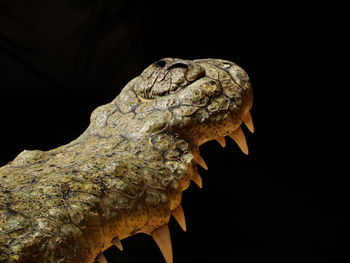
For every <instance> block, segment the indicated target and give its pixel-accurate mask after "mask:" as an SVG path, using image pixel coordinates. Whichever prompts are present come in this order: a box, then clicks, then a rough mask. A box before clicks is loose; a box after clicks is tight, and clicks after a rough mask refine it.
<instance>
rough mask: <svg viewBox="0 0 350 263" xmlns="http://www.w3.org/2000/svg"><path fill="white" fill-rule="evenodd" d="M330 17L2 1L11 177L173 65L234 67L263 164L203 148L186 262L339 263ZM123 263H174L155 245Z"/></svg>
mask: <svg viewBox="0 0 350 263" xmlns="http://www.w3.org/2000/svg"><path fill="white" fill-rule="evenodd" d="M332 15H337V12H336V11H335V10H334V9H333V8H331V7H329V6H326V5H325V6H320V4H318V5H313V6H310V7H307V6H305V5H304V4H297V3H296V2H293V4H287V3H284V4H283V5H282V4H272V3H271V4H269V3H266V2H265V1H264V3H263V4H257V3H254V2H249V1H246V2H245V4H244V5H242V3H238V2H234V1H232V2H223V1H211V2H204V1H203V2H195V1H169V2H168V1H163V2H160V1H159V2H147V3H146V2H141V1H138V2H135V1H133V2H131V1H129V2H128V1H107V0H100V1H92V0H90V1H87V0H85V1H82V0H72V1H67V0H65V1H64V0H61V1H55V0H53V1H3V0H0V117H1V118H0V165H4V164H5V163H7V162H8V161H10V160H12V159H13V158H14V157H15V156H16V155H17V154H19V152H21V151H22V150H23V149H43V150H48V149H51V148H53V147H57V146H59V145H62V144H65V143H68V142H69V141H71V140H73V139H75V138H76V137H77V136H78V135H79V134H81V133H82V132H83V131H84V129H85V128H86V127H87V125H88V123H89V115H90V113H91V111H92V110H93V109H94V108H96V107H97V106H99V105H101V104H104V103H108V102H109V101H111V100H112V99H113V98H114V97H115V96H116V95H117V94H118V93H119V92H120V90H121V89H122V88H123V86H124V85H125V84H126V83H127V82H128V81H129V80H130V79H131V78H133V77H135V76H137V75H139V74H140V72H141V71H142V70H143V69H144V68H145V67H146V66H147V65H148V64H150V63H152V62H154V61H156V60H158V59H160V58H162V57H180V58H184V59H196V58H207V57H213V58H222V59H227V60H232V61H234V62H236V63H237V64H238V65H240V66H242V67H243V68H244V69H245V70H246V71H247V72H248V74H249V75H250V77H251V81H252V85H253V88H254V94H255V104H254V107H253V110H252V115H253V118H254V122H255V127H256V133H255V134H253V135H250V134H248V133H247V129H245V131H246V134H247V135H246V137H247V140H248V144H249V147H250V155H249V156H245V155H243V154H242V153H241V152H240V151H239V149H238V147H236V145H235V144H234V143H233V142H232V141H231V140H229V139H227V141H228V147H226V148H224V149H222V148H221V147H220V146H219V144H217V143H215V142H209V143H207V144H205V145H203V146H202V147H201V152H202V156H203V157H204V159H205V160H206V162H207V164H208V167H209V171H205V170H201V174H202V175H203V176H202V177H203V184H204V187H203V189H201V190H200V189H198V188H197V187H196V186H191V187H190V188H189V190H187V191H186V192H185V193H184V200H183V207H184V210H185V212H186V216H187V224H188V231H187V233H183V232H181V230H180V228H179V227H178V226H177V225H176V223H174V221H173V220H171V222H170V229H171V232H172V240H173V247H174V260H175V262H259V263H260V262H337V258H338V257H339V256H340V254H339V253H340V252H341V251H342V243H341V241H340V240H341V238H340V237H341V232H342V228H341V223H342V220H343V219H342V215H343V212H344V209H345V208H344V206H343V204H342V200H343V199H344V198H345V181H344V179H343V176H342V172H341V171H340V170H338V169H337V166H335V165H334V164H333V162H332V161H331V159H332V158H331V155H332V156H333V157H335V158H337V156H336V155H337V152H332V148H333V143H334V139H333V138H334V136H335V133H334V129H333V128H332V125H333V123H332V122H333V121H332V120H333V113H331V112H332V111H331V110H332V109H333V108H334V105H333V104H332V99H331V98H332V94H333V93H334V92H333V91H332V89H334V88H335V87H334V79H335V78H337V77H336V76H335V75H332V74H331V73H330V72H331V69H332V68H334V64H332V62H331V61H332V58H333V56H335V53H336V52H335V51H336V49H337V47H336V45H334V43H335V41H336V39H335V32H334V24H332V23H333V22H334V18H332ZM123 244H124V248H125V249H124V251H123V252H119V251H117V249H115V248H111V249H109V250H108V251H107V252H106V255H107V258H108V259H109V260H110V262H164V261H163V259H162V256H161V254H160V252H159V250H158V248H157V247H156V245H155V243H154V242H152V240H151V238H150V237H148V236H145V235H138V236H135V237H132V238H128V239H125V240H124V241H123Z"/></svg>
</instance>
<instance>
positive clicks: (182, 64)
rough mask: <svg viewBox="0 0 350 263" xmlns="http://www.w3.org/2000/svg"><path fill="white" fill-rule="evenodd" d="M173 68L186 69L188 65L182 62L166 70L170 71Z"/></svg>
mask: <svg viewBox="0 0 350 263" xmlns="http://www.w3.org/2000/svg"><path fill="white" fill-rule="evenodd" d="M174 68H185V69H188V65H187V64H185V63H183V62H177V63H174V64H172V65H171V66H170V67H169V68H168V70H171V69H174Z"/></svg>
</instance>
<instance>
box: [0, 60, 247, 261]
mask: <svg viewBox="0 0 350 263" xmlns="http://www.w3.org/2000/svg"><path fill="white" fill-rule="evenodd" d="M251 106H252V90H251V87H250V82H249V79H248V76H247V74H246V73H245V72H244V71H243V70H242V69H241V68H239V67H238V66H237V65H235V64H234V63H232V62H229V61H224V60H218V59H203V60H194V61H187V60H180V59H171V58H166V59H163V60H160V61H158V62H156V63H154V64H152V65H150V66H149V67H148V68H146V69H145V71H144V72H143V73H142V74H141V75H140V76H139V77H136V78H135V79H133V80H131V81H130V82H129V83H128V84H127V85H126V86H125V87H124V89H123V90H122V92H121V93H120V95H119V96H117V97H116V98H115V99H114V100H113V101H112V102H111V103H109V104H106V105H103V106H100V107H98V108H97V109H96V110H95V111H94V112H93V113H92V115H91V123H90V126H89V127H88V128H87V130H86V131H85V132H84V133H83V134H82V135H81V136H80V137H79V138H77V139H76V140H74V141H72V142H71V143H69V144H67V145H64V146H61V147H58V148H56V149H53V150H50V151H46V152H45V151H39V150H34V151H23V152H22V153H20V154H19V155H18V156H17V157H16V158H15V159H14V160H13V161H12V162H10V163H9V164H7V165H5V166H3V167H1V168H0V183H1V184H0V262H22V263H24V262H55V263H58V262H67V263H68V262H89V263H91V262H93V261H94V260H95V258H96V257H97V256H98V255H99V254H100V253H101V252H103V251H104V250H105V249H107V248H108V247H110V246H111V245H112V240H114V241H115V240H117V241H118V240H121V239H123V238H126V237H128V236H131V235H134V234H136V233H141V232H142V233H148V234H152V233H155V231H156V230H157V229H160V228H161V227H163V226H164V225H166V224H167V223H168V221H169V219H170V215H171V213H172V212H173V211H174V210H175V209H177V208H178V207H179V206H180V202H181V196H182V192H183V191H184V190H185V189H186V188H187V187H188V186H189V184H190V180H191V179H193V180H196V178H197V179H198V174H197V170H196V169H197V168H196V164H197V163H201V162H202V161H201V157H200V155H199V148H198V147H199V145H200V144H202V143H204V142H205V141H208V140H211V139H220V138H221V139H222V138H223V137H224V136H226V135H230V134H232V133H233V132H234V131H237V130H238V129H239V127H240V125H241V123H242V120H243V119H244V117H245V116H247V114H248V113H249V110H250V108H251ZM197 182H198V180H197ZM167 260H168V262H171V259H169V257H168V258H167Z"/></svg>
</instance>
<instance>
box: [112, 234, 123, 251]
mask: <svg viewBox="0 0 350 263" xmlns="http://www.w3.org/2000/svg"><path fill="white" fill-rule="evenodd" d="M112 244H113V245H115V246H116V247H117V248H119V250H120V251H123V245H122V242H121V241H120V239H119V238H118V237H115V238H113V240H112Z"/></svg>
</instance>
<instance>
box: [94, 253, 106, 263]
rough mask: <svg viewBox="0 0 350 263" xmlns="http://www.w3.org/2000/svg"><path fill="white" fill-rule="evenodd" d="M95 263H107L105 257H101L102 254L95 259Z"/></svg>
mask: <svg viewBox="0 0 350 263" xmlns="http://www.w3.org/2000/svg"><path fill="white" fill-rule="evenodd" d="M96 261H97V262H99V263H108V261H107V259H106V257H105V255H103V253H100V254H99V255H98V256H97V258H96Z"/></svg>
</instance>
